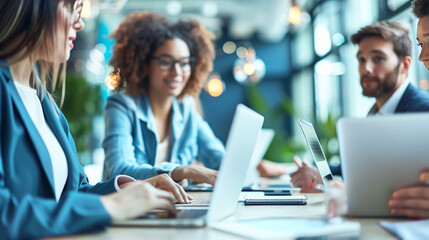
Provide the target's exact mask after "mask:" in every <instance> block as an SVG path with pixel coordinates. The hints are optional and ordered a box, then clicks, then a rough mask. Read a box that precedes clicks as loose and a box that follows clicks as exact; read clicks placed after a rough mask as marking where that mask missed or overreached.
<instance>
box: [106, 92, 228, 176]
mask: <svg viewBox="0 0 429 240" xmlns="http://www.w3.org/2000/svg"><path fill="white" fill-rule="evenodd" d="M105 123H106V124H105V127H106V131H105V138H104V141H103V148H104V151H105V155H106V157H105V161H104V170H103V179H107V178H110V177H112V176H115V175H118V174H126V175H129V176H132V177H134V178H137V179H146V178H149V177H153V176H155V175H157V174H160V173H168V172H170V171H172V170H173V169H174V168H176V167H178V166H181V165H189V164H191V163H192V161H193V160H194V159H197V160H198V161H200V162H202V163H203V164H204V165H205V166H206V167H208V168H212V169H219V166H220V162H221V160H222V157H223V155H224V153H225V148H224V146H223V144H222V142H221V141H220V140H219V139H218V138H216V136H215V135H214V133H213V131H212V130H211V128H210V126H209V125H208V123H207V122H206V121H204V120H203V119H202V117H201V116H200V115H199V114H198V112H197V111H196V108H195V102H194V99H193V98H192V97H190V96H189V97H185V98H184V99H183V100H182V101H181V102H179V101H178V100H177V99H174V100H173V104H172V113H171V129H172V130H171V138H170V139H172V141H171V142H172V143H170V153H171V155H170V159H171V160H170V162H164V163H162V164H160V166H157V167H154V163H155V158H156V149H157V144H158V143H157V142H158V141H157V139H158V136H157V134H156V133H157V130H156V126H155V118H154V116H153V114H152V109H151V107H150V103H149V100H148V98H147V97H146V95H145V94H140V95H137V96H130V95H128V94H123V93H116V94H113V95H112V96H110V98H109V99H108V100H107V103H106V109H105Z"/></svg>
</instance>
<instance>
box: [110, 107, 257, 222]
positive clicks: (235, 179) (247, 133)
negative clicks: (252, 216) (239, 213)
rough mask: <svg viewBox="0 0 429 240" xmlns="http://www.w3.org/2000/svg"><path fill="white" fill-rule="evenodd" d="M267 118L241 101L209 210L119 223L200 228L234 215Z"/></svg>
mask: <svg viewBox="0 0 429 240" xmlns="http://www.w3.org/2000/svg"><path fill="white" fill-rule="evenodd" d="M263 122H264V117H263V116H261V115H260V114H258V113H256V112H254V111H253V110H251V109H249V108H247V107H246V106H244V105H242V104H239V105H238V106H237V109H236V111H235V114H234V118H233V120H232V125H231V129H230V131H229V136H228V140H227V143H226V151H225V155H224V157H223V159H222V163H221V166H220V169H219V175H218V177H217V180H216V186H215V187H214V190H213V194H212V197H211V201H210V202H211V204H210V206H209V208H208V210H207V209H201V208H200V209H194V208H185V209H180V210H179V212H178V214H177V216H176V217H175V218H168V216H166V214H165V212H161V213H159V214H158V213H157V212H154V214H149V215H145V216H142V217H141V218H139V219H134V220H127V221H121V222H115V223H114V224H115V225H122V226H123V225H127V226H175V227H180V226H183V227H199V226H204V225H206V224H208V225H210V223H212V222H217V221H220V220H222V219H223V218H225V217H227V216H229V215H231V214H233V213H234V212H235V209H236V207H237V203H238V197H239V195H240V192H241V189H242V187H243V184H244V180H245V177H246V171H243V169H246V170H247V168H248V166H249V163H250V160H251V157H252V153H253V149H254V147H255V145H256V141H257V139H258V135H259V132H260V131H261V128H262V124H263Z"/></svg>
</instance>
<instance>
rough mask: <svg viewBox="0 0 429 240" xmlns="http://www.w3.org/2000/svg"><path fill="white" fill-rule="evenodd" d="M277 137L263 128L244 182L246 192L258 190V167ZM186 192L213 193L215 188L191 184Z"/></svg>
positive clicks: (269, 130) (203, 184) (268, 129)
mask: <svg viewBox="0 0 429 240" xmlns="http://www.w3.org/2000/svg"><path fill="white" fill-rule="evenodd" d="M274 135H275V132H274V129H270V128H263V129H262V130H261V132H260V134H259V136H258V140H257V142H256V146H255V149H254V150H253V154H252V158H251V160H250V164H249V169H248V170H247V174H246V180H245V181H244V188H243V190H244V191H251V190H253V189H252V188H251V187H253V188H255V189H256V188H257V187H258V186H257V185H256V184H257V183H258V178H259V174H258V170H257V169H256V166H258V164H259V162H260V161H261V160H262V158H263V157H264V155H265V153H266V152H267V150H268V147H269V146H270V144H271V141H272V140H273V138H274ZM184 189H185V191H187V192H205V191H212V190H213V187H212V185H210V184H206V183H198V184H190V185H188V186H186V187H185V188H184Z"/></svg>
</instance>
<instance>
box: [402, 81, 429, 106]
mask: <svg viewBox="0 0 429 240" xmlns="http://www.w3.org/2000/svg"><path fill="white" fill-rule="evenodd" d="M407 90H408V91H410V92H411V93H412V94H411V95H412V102H411V107H415V108H416V109H415V110H421V111H429V92H427V91H425V90H422V89H419V88H417V87H415V86H413V85H412V84H410V85H409V86H408V89H407Z"/></svg>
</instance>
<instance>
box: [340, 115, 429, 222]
mask: <svg viewBox="0 0 429 240" xmlns="http://www.w3.org/2000/svg"><path fill="white" fill-rule="evenodd" d="M337 131H338V140H339V143H340V155H341V162H342V172H343V177H344V181H345V185H346V188H347V201H348V213H349V215H350V216H359V217H387V216H391V215H390V212H389V208H388V205H387V202H388V199H389V198H390V197H391V194H392V191H393V190H394V189H396V188H398V187H401V186H404V185H408V184H413V183H417V182H418V181H419V171H420V170H421V169H422V168H424V167H428V166H429V147H428V143H429V114H427V113H423V114H397V115H391V116H377V117H368V118H365V119H351V118H342V119H340V120H339V121H338V123H337Z"/></svg>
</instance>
